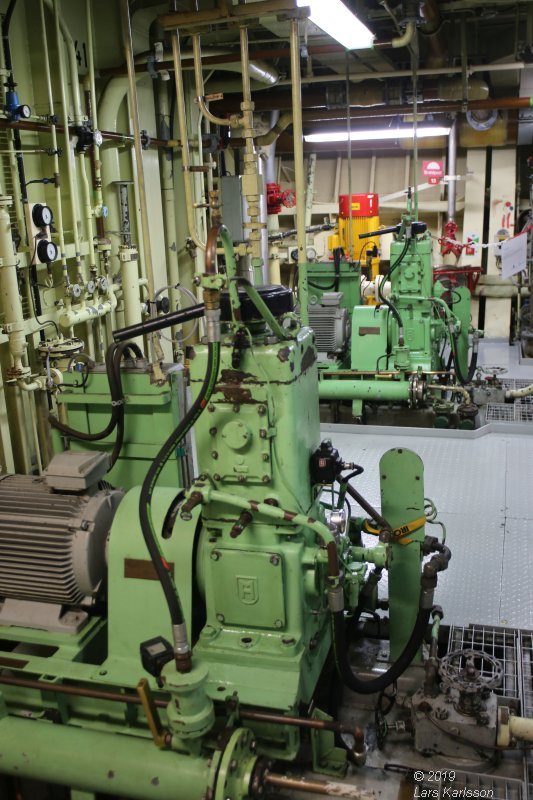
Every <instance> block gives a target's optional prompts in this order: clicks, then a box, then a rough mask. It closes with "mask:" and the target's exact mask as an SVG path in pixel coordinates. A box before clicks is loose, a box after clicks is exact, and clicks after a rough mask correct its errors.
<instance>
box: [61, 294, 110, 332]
mask: <svg viewBox="0 0 533 800" xmlns="http://www.w3.org/2000/svg"><path fill="white" fill-rule="evenodd" d="M108 295H109V299H108V300H104V301H102V302H101V303H98V305H83V306H79V307H76V308H74V307H70V308H68V309H66V310H65V311H63V312H62V313H61V314H60V315H59V319H58V322H59V325H60V327H61V328H63V330H70V328H72V327H73V326H74V325H79V324H80V323H82V322H90V321H92V320H94V319H98V318H99V317H105V315H106V314H109V313H111V312H112V311H114V310H115V309H116V307H117V298H116V296H115V293H114V292H113V291H112V290H111V289H109V291H108Z"/></svg>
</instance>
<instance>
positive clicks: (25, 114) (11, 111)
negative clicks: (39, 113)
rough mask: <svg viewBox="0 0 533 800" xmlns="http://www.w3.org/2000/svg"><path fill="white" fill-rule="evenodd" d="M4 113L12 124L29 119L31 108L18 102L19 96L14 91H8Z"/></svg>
mask: <svg viewBox="0 0 533 800" xmlns="http://www.w3.org/2000/svg"><path fill="white" fill-rule="evenodd" d="M4 111H5V112H6V114H7V116H8V117H9V119H10V120H11V121H12V122H18V121H19V119H29V118H30V117H31V108H30V107H29V106H28V105H26V103H21V102H20V100H19V96H18V94H17V92H15V90H14V89H8V91H7V92H6V102H5V105H4Z"/></svg>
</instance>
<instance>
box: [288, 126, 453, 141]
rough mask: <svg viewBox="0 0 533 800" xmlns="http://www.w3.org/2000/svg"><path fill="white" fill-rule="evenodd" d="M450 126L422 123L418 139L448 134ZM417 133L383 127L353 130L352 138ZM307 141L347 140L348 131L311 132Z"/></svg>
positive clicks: (385, 136)
mask: <svg viewBox="0 0 533 800" xmlns="http://www.w3.org/2000/svg"><path fill="white" fill-rule="evenodd" d="M449 133H450V126H449V125H448V126H446V127H445V126H439V127H437V126H433V127H431V126H428V125H420V126H419V127H418V128H417V129H416V136H417V139H425V138H427V137H428V136H448V134H449ZM414 135H415V130H414V128H382V129H381V130H379V129H376V130H358V131H351V133H350V140H351V141H352V142H372V141H376V140H379V139H381V140H384V139H412V138H413V137H414ZM304 141H305V142H347V141H348V131H334V132H325V133H310V134H307V135H306V136H304Z"/></svg>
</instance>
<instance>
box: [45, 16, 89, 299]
mask: <svg viewBox="0 0 533 800" xmlns="http://www.w3.org/2000/svg"><path fill="white" fill-rule="evenodd" d="M46 3H47V5H49V1H48V0H46ZM53 8H54V24H55V35H56V46H57V55H58V62H59V83H60V86H61V110H62V113H63V131H64V134H65V156H66V160H67V177H68V191H69V198H70V209H71V214H72V232H73V236H74V249H75V253H76V270H77V275H78V280H79V281H80V283H81V284H82V285H83V286H85V284H86V279H87V276H86V275H83V274H82V259H81V248H80V236H79V231H78V220H79V217H80V215H79V209H78V203H77V197H78V193H77V187H76V181H75V177H74V169H75V165H74V164H73V157H74V156H73V152H72V143H71V140H70V129H69V123H68V120H69V115H68V105H67V93H66V76H65V67H64V64H63V57H62V52H61V50H62V48H61V31H60V19H59V0H53ZM76 75H77V71H76ZM74 83H75V81H74V79H73V84H74ZM78 90H79V87H78Z"/></svg>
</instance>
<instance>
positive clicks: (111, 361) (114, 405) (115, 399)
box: [48, 342, 143, 442]
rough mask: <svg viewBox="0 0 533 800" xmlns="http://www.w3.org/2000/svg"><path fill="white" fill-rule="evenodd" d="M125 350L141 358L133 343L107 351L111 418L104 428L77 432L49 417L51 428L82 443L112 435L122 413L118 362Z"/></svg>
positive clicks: (122, 401)
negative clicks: (91, 431) (93, 431)
mask: <svg viewBox="0 0 533 800" xmlns="http://www.w3.org/2000/svg"><path fill="white" fill-rule="evenodd" d="M127 350H131V351H133V352H134V353H135V355H136V356H137V358H142V357H143V354H142V351H141V350H140V348H139V347H138V346H137V345H136V344H135V343H134V342H124V343H122V344H120V345H116V344H112V345H110V346H109V347H108V349H107V353H106V372H107V379H108V382H109V390H110V394H111V417H110V419H109V422H108V423H107V425H106V427H105V428H104V429H103V430H101V431H98V432H97V433H86V432H85V431H77V430H76V429H75V428H71V427H70V426H69V425H64V424H63V423H62V422H60V421H59V420H58V419H57V417H54V416H53V415H50V416H49V417H48V419H49V422H50V424H51V425H52V427H53V428H56V429H57V430H59V431H61V433H62V434H64V435H65V436H69V437H70V438H71V439H78V440H79V441H82V442H98V441H101V440H102V439H105V438H106V437H107V436H110V435H111V434H112V433H113V431H114V430H115V427H116V425H117V423H118V421H119V419H120V417H121V415H123V413H124V395H123V392H122V381H121V373H120V360H121V358H122V356H123V354H124V353H125V352H126V351H127ZM117 354H118V358H117Z"/></svg>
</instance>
